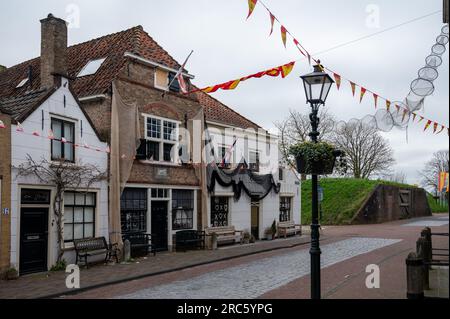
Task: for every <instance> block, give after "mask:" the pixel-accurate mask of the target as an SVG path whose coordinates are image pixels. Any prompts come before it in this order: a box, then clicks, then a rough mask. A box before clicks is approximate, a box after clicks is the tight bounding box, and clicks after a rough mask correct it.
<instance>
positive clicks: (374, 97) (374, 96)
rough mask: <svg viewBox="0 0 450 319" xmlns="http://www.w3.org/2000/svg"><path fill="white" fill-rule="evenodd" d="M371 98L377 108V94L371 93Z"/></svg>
mask: <svg viewBox="0 0 450 319" xmlns="http://www.w3.org/2000/svg"><path fill="white" fill-rule="evenodd" d="M373 100H374V102H375V108H377V106H378V95H377V94H375V93H373Z"/></svg>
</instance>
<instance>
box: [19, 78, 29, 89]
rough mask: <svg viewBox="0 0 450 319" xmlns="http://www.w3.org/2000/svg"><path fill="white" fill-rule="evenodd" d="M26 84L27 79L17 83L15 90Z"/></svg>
mask: <svg viewBox="0 0 450 319" xmlns="http://www.w3.org/2000/svg"><path fill="white" fill-rule="evenodd" d="M27 82H28V78H25V79H23V80H22V81H20V82H19V84H17V86H16V89H18V88H21V87H22V86H24V85H25V84H26V83H27Z"/></svg>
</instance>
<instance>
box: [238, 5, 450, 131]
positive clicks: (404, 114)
mask: <svg viewBox="0 0 450 319" xmlns="http://www.w3.org/2000/svg"><path fill="white" fill-rule="evenodd" d="M258 2H259V3H260V4H261V5H262V6H263V7H264V8H265V9H266V11H267V12H268V14H269V18H270V33H269V36H270V35H272V33H273V30H274V24H275V21H276V22H278V23H279V24H280V33H281V40H282V43H283V45H284V47H285V48H286V47H287V36H288V35H289V36H290V37H291V38H292V41H293V43H294V45H295V47H296V48H297V49H298V50H299V52H300V53H301V54H302V55H303V56H304V57H306V58H307V59H308V63H309V64H310V65H311V60H313V61H314V62H315V63H317V64H318V65H320V66H321V68H322V70H323V71H327V72H328V73H331V74H332V75H333V77H334V79H335V82H336V87H337V89H338V90H339V89H340V87H341V84H342V80H346V81H347V82H348V83H349V84H350V87H351V91H352V95H353V96H355V95H356V88H357V87H358V88H359V92H360V93H359V102H360V103H361V102H362V100H363V98H364V96H365V95H366V93H371V94H372V97H373V100H374V105H375V108H377V107H378V103H379V101H380V100H383V101H384V103H385V106H386V110H387V111H390V110H391V107H392V104H393V103H392V101H391V100H389V99H387V98H384V97H382V96H381V95H379V94H377V93H375V92H373V91H372V90H369V89H367V88H365V87H364V86H362V85H359V84H357V83H356V82H354V81H352V80H350V79H347V78H344V77H343V76H342V75H340V74H338V73H336V72H335V71H333V70H331V69H329V68H327V67H324V66H323V65H322V64H321V63H320V60H316V59H315V58H314V57H312V56H311V54H310V53H309V52H308V50H306V49H305V48H304V47H303V45H302V44H301V43H300V41H298V40H297V38H296V37H295V36H294V35H292V34H291V33H290V32H289V30H288V29H287V28H286V27H285V26H284V25H283V23H282V22H281V21H280V20H278V18H277V17H276V16H275V15H274V14H273V13H272V12H271V11H270V9H269V8H268V7H267V6H266V5H265V4H264V2H263V1H261V0H248V15H247V20H248V19H249V18H250V16H251V15H252V13H253V11H254V10H255V7H256V5H257V4H258ZM291 63H293V62H291ZM394 107H395V108H396V109H397V112H402V121H404V120H405V119H406V117H407V116H410V117H412V121H413V122H414V121H415V120H416V119H418V123H420V122H422V121H425V126H424V131H426V130H427V129H428V128H429V127H430V126H432V127H433V133H436V134H439V133H441V132H442V131H444V130H445V129H447V134H449V135H450V129H449V128H448V127H447V126H445V125H443V124H440V123H438V122H436V121H434V120H430V119H427V118H425V117H424V116H421V115H418V114H417V113H415V112H412V111H410V110H409V109H408V108H406V107H404V106H401V105H398V104H397V103H394Z"/></svg>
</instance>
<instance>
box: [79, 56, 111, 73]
mask: <svg viewBox="0 0 450 319" xmlns="http://www.w3.org/2000/svg"><path fill="white" fill-rule="evenodd" d="M105 60H106V58H103V59H97V60H91V61H89V62H88V63H87V64H86V65H85V66H84V68H82V69H81V71H80V73H78V75H77V77H82V76H86V75H92V74H95V73H96V72H97V71H98V69H99V68H100V67H101V66H102V63H103V62H104V61H105Z"/></svg>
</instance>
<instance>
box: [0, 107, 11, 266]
mask: <svg viewBox="0 0 450 319" xmlns="http://www.w3.org/2000/svg"><path fill="white" fill-rule="evenodd" d="M0 120H1V121H2V122H3V123H4V124H5V125H6V128H4V129H0V180H1V186H0V192H1V193H0V198H1V202H0V273H1V272H2V271H3V270H5V269H7V268H9V266H10V260H9V257H10V255H9V254H10V246H11V242H10V241H11V238H10V233H11V119H10V117H9V116H7V115H5V114H2V113H0ZM5 208H7V209H8V210H9V213H8V214H7V215H6V214H4V213H3V212H4V209H5Z"/></svg>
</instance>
